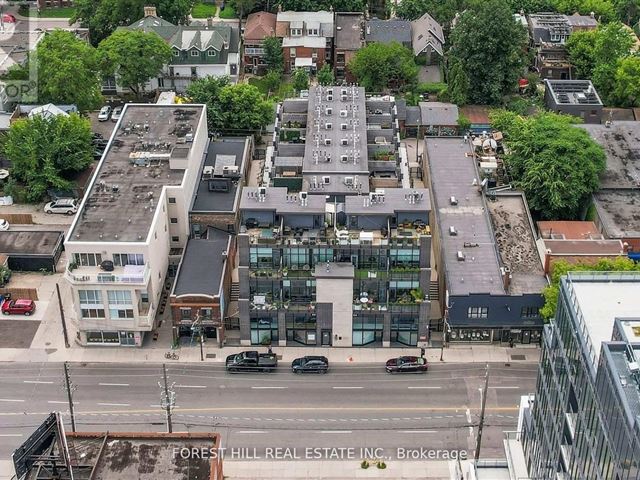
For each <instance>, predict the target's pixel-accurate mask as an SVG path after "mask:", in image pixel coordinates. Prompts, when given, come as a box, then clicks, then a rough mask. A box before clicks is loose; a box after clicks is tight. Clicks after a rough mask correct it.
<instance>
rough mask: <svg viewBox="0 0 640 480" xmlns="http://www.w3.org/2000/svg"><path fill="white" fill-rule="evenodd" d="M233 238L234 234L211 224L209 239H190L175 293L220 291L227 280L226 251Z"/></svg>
mask: <svg viewBox="0 0 640 480" xmlns="http://www.w3.org/2000/svg"><path fill="white" fill-rule="evenodd" d="M230 238H231V235H229V234H227V233H224V232H221V231H219V230H215V229H213V228H210V229H209V230H208V238H207V239H194V238H192V239H190V240H189V241H188V242H187V246H186V248H185V251H184V255H183V256H182V261H181V262H180V270H179V271H178V278H177V279H176V283H175V286H174V288H173V292H172V295H176V296H180V295H198V294H200V295H209V296H216V295H218V294H219V293H220V287H221V285H222V283H223V282H222V276H223V274H224V272H223V268H224V260H225V257H224V256H223V254H224V253H226V252H227V251H228V250H229V239H230Z"/></svg>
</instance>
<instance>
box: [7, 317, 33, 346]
mask: <svg viewBox="0 0 640 480" xmlns="http://www.w3.org/2000/svg"><path fill="white" fill-rule="evenodd" d="M7 318H9V317H2V318H0V348H29V347H31V342H32V341H33V337H34V336H35V334H36V332H37V331H38V327H39V326H40V322H39V321H37V320H15V318H17V316H15V317H14V316H13V315H12V316H11V317H10V318H11V320H8V319H7Z"/></svg>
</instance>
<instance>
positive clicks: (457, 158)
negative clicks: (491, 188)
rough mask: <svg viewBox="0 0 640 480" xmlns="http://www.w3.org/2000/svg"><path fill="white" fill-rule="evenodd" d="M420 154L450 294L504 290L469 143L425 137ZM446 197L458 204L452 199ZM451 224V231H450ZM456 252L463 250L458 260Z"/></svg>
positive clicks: (502, 292)
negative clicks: (424, 160) (424, 157)
mask: <svg viewBox="0 0 640 480" xmlns="http://www.w3.org/2000/svg"><path fill="white" fill-rule="evenodd" d="M425 152H426V155H427V160H428V162H429V174H430V177H431V189H432V191H433V198H434V205H433V210H434V212H435V214H436V219H437V223H438V226H439V231H440V239H441V245H442V253H443V257H444V267H445V269H446V279H447V285H448V289H449V293H450V294H451V295H468V294H470V293H488V294H493V295H502V294H504V293H505V292H504V289H503V287H502V278H501V273H500V261H499V259H498V252H497V250H496V243H495V239H494V238H493V234H492V232H491V226H490V223H489V215H488V213H487V211H486V209H485V203H484V200H483V197H482V195H481V194H480V193H478V187H477V186H474V185H473V180H474V179H475V180H476V181H478V177H477V172H476V168H475V165H474V162H475V159H474V158H473V156H472V155H471V153H472V151H471V147H470V145H469V144H468V143H467V142H465V141H464V140H463V139H462V138H453V137H452V138H443V137H439V138H427V139H426V140H425ZM478 183H479V182H478ZM451 197H455V200H456V203H457V204H455V205H453V204H452V203H451ZM450 227H454V228H455V232H456V234H455V235H450V232H449V229H450ZM465 245H467V246H465ZM471 245H472V246H471ZM458 252H462V253H463V254H464V256H465V259H464V261H460V260H458Z"/></svg>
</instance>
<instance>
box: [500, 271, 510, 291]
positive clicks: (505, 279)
mask: <svg viewBox="0 0 640 480" xmlns="http://www.w3.org/2000/svg"><path fill="white" fill-rule="evenodd" d="M500 273H501V274H502V287H503V288H504V291H505V292H507V293H509V287H510V286H511V269H510V268H509V267H502V268H500Z"/></svg>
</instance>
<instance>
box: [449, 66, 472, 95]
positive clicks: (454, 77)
mask: <svg viewBox="0 0 640 480" xmlns="http://www.w3.org/2000/svg"><path fill="white" fill-rule="evenodd" d="M448 85H449V86H448V91H449V100H451V101H452V102H453V103H455V104H456V105H465V104H466V103H467V101H468V100H469V77H468V76H467V72H466V71H465V69H464V67H463V66H462V63H461V62H459V61H455V60H452V64H451V67H450V69H449V84H448Z"/></svg>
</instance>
